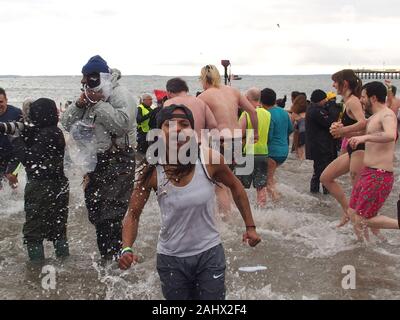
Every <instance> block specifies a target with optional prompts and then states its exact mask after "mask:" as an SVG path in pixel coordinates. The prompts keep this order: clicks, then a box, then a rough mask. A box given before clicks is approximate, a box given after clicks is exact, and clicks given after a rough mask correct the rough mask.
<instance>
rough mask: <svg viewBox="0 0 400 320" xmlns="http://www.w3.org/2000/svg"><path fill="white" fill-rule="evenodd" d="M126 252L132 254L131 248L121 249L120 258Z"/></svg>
mask: <svg viewBox="0 0 400 320" xmlns="http://www.w3.org/2000/svg"><path fill="white" fill-rule="evenodd" d="M127 252H130V253H133V250H132V248H131V247H125V248H123V249H122V250H121V256H122V255H123V254H124V253H127Z"/></svg>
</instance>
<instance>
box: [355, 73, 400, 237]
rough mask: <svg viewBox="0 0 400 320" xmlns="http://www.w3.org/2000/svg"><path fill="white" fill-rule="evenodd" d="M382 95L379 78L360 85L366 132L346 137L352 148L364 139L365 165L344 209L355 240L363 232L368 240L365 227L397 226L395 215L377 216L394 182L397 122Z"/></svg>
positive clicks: (391, 227)
mask: <svg viewBox="0 0 400 320" xmlns="http://www.w3.org/2000/svg"><path fill="white" fill-rule="evenodd" d="M386 95H387V90H386V87H385V86H384V85H383V84H382V83H381V82H377V81H374V82H371V83H367V84H366V85H365V86H364V87H363V90H362V94H361V102H362V103H363V105H364V106H365V107H366V110H367V111H368V112H370V113H371V114H372V116H371V117H370V118H369V119H368V124H367V128H366V134H365V135H362V136H357V137H353V138H351V139H350V140H349V144H350V146H351V147H352V148H356V147H357V145H359V144H361V143H365V154H364V165H365V168H364V169H363V170H362V171H361V174H360V178H359V180H358V181H357V183H356V184H355V185H354V187H353V190H352V193H351V197H350V204H349V209H348V215H349V217H350V218H351V221H352V223H353V227H354V231H355V233H356V235H357V238H358V240H359V241H363V239H364V236H365V237H366V239H367V240H369V239H368V232H367V227H369V228H371V229H372V231H373V232H374V233H376V231H377V230H378V229H399V228H400V226H399V217H398V218H397V219H393V218H389V217H387V216H382V215H379V216H378V211H379V209H380V208H381V207H382V206H383V204H384V202H385V200H386V199H387V197H388V196H389V194H390V192H391V190H392V187H393V182H394V179H393V159H394V150H395V142H396V127H397V123H396V115H395V114H394V112H393V111H392V110H391V109H390V108H388V107H387V106H386V104H385V102H386ZM397 214H398V215H399V212H397ZM363 231H364V232H363ZM363 233H364V236H363Z"/></svg>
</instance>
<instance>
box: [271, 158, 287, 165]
mask: <svg viewBox="0 0 400 320" xmlns="http://www.w3.org/2000/svg"><path fill="white" fill-rule="evenodd" d="M269 158H270V159H272V160H274V161H275V162H276V164H277V165H278V166H279V165H281V164H282V163H284V162H285V161H286V159H287V157H275V156H269Z"/></svg>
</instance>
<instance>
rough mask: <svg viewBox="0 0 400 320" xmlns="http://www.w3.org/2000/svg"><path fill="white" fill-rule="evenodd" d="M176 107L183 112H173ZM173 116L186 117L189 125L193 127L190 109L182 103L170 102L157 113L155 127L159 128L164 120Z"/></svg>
mask: <svg viewBox="0 0 400 320" xmlns="http://www.w3.org/2000/svg"><path fill="white" fill-rule="evenodd" d="M176 109H179V110H182V111H183V112H184V114H173V113H174V111H175V110H176ZM173 118H182V119H187V120H189V122H190V126H191V127H192V129H194V118H193V113H192V111H191V110H190V109H189V108H188V107H186V106H184V105H183V104H171V105H170V106H168V107H163V108H162V109H161V110H160V111H159V112H158V113H157V128H159V129H161V126H162V124H163V122H164V121H165V120H170V119H173Z"/></svg>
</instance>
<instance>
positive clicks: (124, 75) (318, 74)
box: [0, 73, 331, 81]
mask: <svg viewBox="0 0 400 320" xmlns="http://www.w3.org/2000/svg"><path fill="white" fill-rule="evenodd" d="M235 75H239V74H235ZM327 75H331V74H330V73H307V74H305V73H301V74H300V73H299V74H240V76H241V77H245V76H247V77H273V76H327ZM81 76H82V75H81V74H57V75H45V74H41V75H20V74H0V78H22V77H31V78H34V77H81ZM122 77H177V75H162V74H122ZM179 77H198V75H180V76H179ZM221 78H222V79H223V78H224V77H223V76H221ZM232 81H236V80H232Z"/></svg>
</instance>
